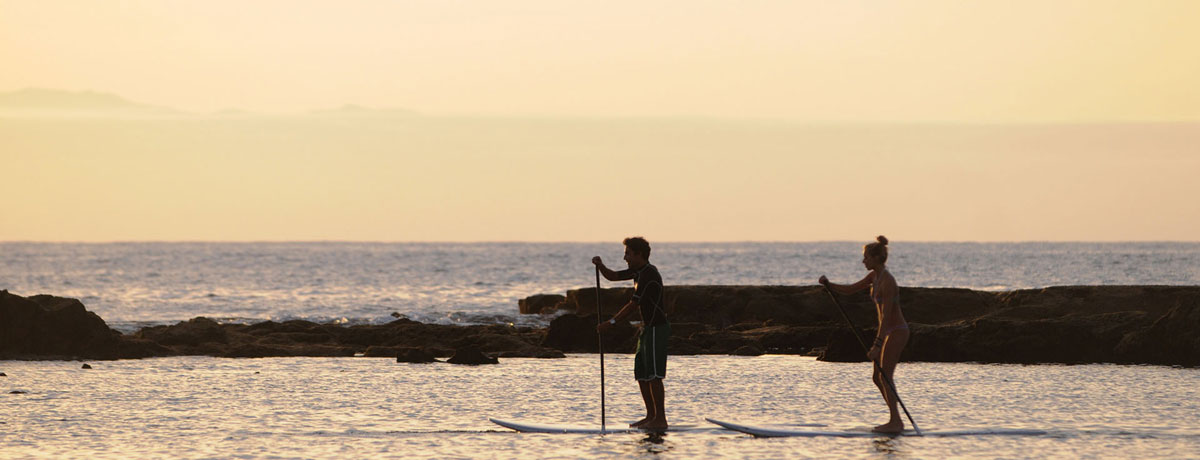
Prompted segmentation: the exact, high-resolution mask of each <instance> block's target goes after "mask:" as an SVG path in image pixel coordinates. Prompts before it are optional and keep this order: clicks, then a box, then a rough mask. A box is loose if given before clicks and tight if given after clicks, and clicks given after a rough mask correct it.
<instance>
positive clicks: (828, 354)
mask: <svg viewBox="0 0 1200 460" xmlns="http://www.w3.org/2000/svg"><path fill="white" fill-rule="evenodd" d="M859 334H860V337H864V339H863V340H873V339H874V337H875V330H873V329H872V330H861V331H859ZM817 360H818V361H829V362H835V363H861V362H866V361H867V353H866V352H864V351H863V346H862V342H860V341H859V339H858V338H856V337H854V333H853V332H851V331H850V329H848V328H842V329H836V330H834V331H833V332H832V333H831V334H830V336H829V342H828V344H826V345H825V350H824V351H822V352H821V354H820V356H817Z"/></svg>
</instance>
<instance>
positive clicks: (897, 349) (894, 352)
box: [875, 329, 909, 433]
mask: <svg viewBox="0 0 1200 460" xmlns="http://www.w3.org/2000/svg"><path fill="white" fill-rule="evenodd" d="M908 335H909V333H908V329H896V330H894V331H892V332H891V333H889V334H888V336H887V339H885V340H884V342H883V350H881V351H880V353H879V360H880V363H879V367H880V368H882V369H883V372H884V374H887V376H888V377H890V378H891V381H892V384H893V385H894V384H895V383H896V364H897V363H899V362H900V353H901V352H903V351H904V346H905V345H907V344H908ZM875 385H877V386H879V390H880V391H881V392H882V393H883V400H884V401H885V402H887V406H888V412H889V413H890V418H889V419H888V422H887V423H885V424H883V425H879V426H877V427H875V431H881V432H889V433H894V432H900V431H902V430H904V421H903V420H901V419H900V411H899V410H897V409H898V408H897V398H896V393H894V392H892V390H891V388H890V387H889V385H888V384H887V381H886V380H885V377H884V376H883V375H880V373H879V369H878V368H877V369H876V370H875Z"/></svg>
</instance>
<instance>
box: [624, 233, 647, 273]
mask: <svg viewBox="0 0 1200 460" xmlns="http://www.w3.org/2000/svg"><path fill="white" fill-rule="evenodd" d="M622 243H624V244H625V263H627V264H629V267H630V268H637V267H641V266H642V265H646V264H647V263H650V243H649V242H647V241H646V239H645V238H642V237H640V236H631V237H629V238H625V241H623V242H622Z"/></svg>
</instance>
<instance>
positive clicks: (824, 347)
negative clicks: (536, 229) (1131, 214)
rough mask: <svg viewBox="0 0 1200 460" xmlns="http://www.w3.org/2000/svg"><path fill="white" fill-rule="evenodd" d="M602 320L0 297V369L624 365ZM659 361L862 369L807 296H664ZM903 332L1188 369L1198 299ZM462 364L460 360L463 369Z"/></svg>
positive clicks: (963, 317)
mask: <svg viewBox="0 0 1200 460" xmlns="http://www.w3.org/2000/svg"><path fill="white" fill-rule="evenodd" d="M597 295H599V304H600V314H601V317H602V318H608V317H609V316H611V315H612V314H613V313H615V312H616V310H617V309H618V308H620V306H621V305H623V304H624V303H625V302H626V301H627V300H628V299H629V296H630V295H631V292H630V290H629V289H627V288H613V289H602V290H600V291H599V292H597V290H596V289H595V288H587V289H577V290H571V291H568V292H566V293H565V295H553V294H551V295H544V294H543V295H536V296H531V297H529V298H526V299H522V300H521V301H520V302H518V308H520V310H521V311H522V312H523V313H526V314H542V315H553V319H552V320H551V322H550V325H549V327H547V328H518V327H512V326H508V325H490V326H450V325H439V324H426V323H419V322H415V321H411V320H408V319H398V320H396V321H393V322H391V323H388V324H383V325H373V326H342V325H335V324H317V323H312V322H308V321H286V322H281V323H277V322H272V321H266V322H262V323H258V324H252V325H243V324H219V323H217V322H215V321H213V320H211V319H208V318H203V317H199V318H193V319H191V320H188V321H183V322H180V323H178V324H174V325H170V326H155V327H147V328H143V329H141V330H140V331H138V332H135V333H132V334H121V333H119V332H117V331H114V330H112V329H110V328H109V327H108V326H107V324H105V323H104V320H103V319H101V318H100V317H99V316H97V315H96V314H94V313H92V312H89V311H87V310H86V308H84V306H83V304H81V303H80V302H79V301H78V300H75V299H67V298H61V297H54V296H49V295H37V296H32V297H28V298H26V297H21V296H17V295H14V294H10V293H9V292H7V291H0V359H77V358H86V359H121V358H144V357H151V356H177V355H210V356H224V357H268V356H356V355H363V356H377V357H390V358H396V359H397V360H400V361H405V362H432V361H435V359H434V358H435V357H437V358H448V357H451V356H454V355H456V354H458V355H459V356H460V358H459V359H457V360H452V361H451V362H457V361H465V362H470V363H472V364H482V363H487V362H490V361H491V359H492V358H496V357H539V358H554V357H561V356H563V353H592V352H596V351H597V350H598V349H599V344H600V343H601V339H603V344H604V349H605V351H606V352H610V353H613V352H615V353H626V352H631V351H632V350H633V348H634V346H635V344H636V342H637V336H636V334H637V329H636V328H635V327H634V326H631V325H629V324H620V325H618V327H615V328H613V329H612V330H611V331H609V332H607V333H605V334H604V336H603V337H599V336H598V335H597V333H596V331H595V325H596V320H597V316H596V305H597ZM665 297H666V299H665V300H666V309H667V311H668V314H669V315H670V318H671V323H672V331H673V332H672V337H671V339H670V340H671V341H670V348H671V353H672V354H737V355H749V356H752V355H758V354H763V353H784V354H812V355H819V358H820V359H823V360H827V361H864V360H865V357H864V356H863V352H862V349H861V347H860V345H859V344H858V342H857V340H856V339H855V338H854V336H853V334H851V333H850V331H849V328H848V327H847V326H846V322H845V320H844V319H842V316H841V313H840V312H839V310H838V308H837V307H836V306H835V304H834V303H833V302H832V300H831V299H830V298H829V295H828V294H827V293H826V292H825V291H824V289H823V288H821V287H820V286H668V287H667V289H666V296H665ZM839 299H840V302H841V304H842V305H843V306H844V307H845V309H846V312H847V314H848V315H849V316H850V318H851V320H852V321H853V322H854V323H855V324H856V325H857V326H859V327H860V328H861V330H860V331H859V332H860V333H861V334H863V335H864V336H866V337H868V340H869V337H870V336H871V335H873V334H874V330H873V329H872V328H873V326H874V323H875V312H874V307H873V306H872V304H871V303H870V300H869V299H868V298H867V296H866V295H865V294H861V295H852V296H840V297H839ZM900 304H901V306H902V308H903V311H904V315H905V317H906V318H907V319H908V321H909V324H910V326H911V329H912V337H911V339H910V341H909V344H908V347H907V348H906V349H905V351H904V354H903V356H902V359H904V360H905V361H949V362H991V363H1101V362H1104V363H1137V364H1165V365H1183V366H1198V365H1200V287H1197V286H1065V287H1050V288H1045V289H1031V290H1017V291H1007V292H984V291H974V290H968V289H948V288H901V290H900ZM468 355H469V356H472V358H471V359H470V360H465V359H464V358H462V357H465V356H468Z"/></svg>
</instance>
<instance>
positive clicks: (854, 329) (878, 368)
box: [822, 284, 921, 435]
mask: <svg viewBox="0 0 1200 460" xmlns="http://www.w3.org/2000/svg"><path fill="white" fill-rule="evenodd" d="M822 286H824V287H825V292H828V293H829V298H830V299H833V304H834V305H837V307H838V311H840V312H842V318H846V323H847V324H849V325H850V332H853V333H854V338H856V339H858V344H859V345H862V349H863V353H870V352H871V349H869V348H867V341H866V340H863V338H862V335H859V333H858V326H855V325H854V321H851V320H850V315H847V314H846V309H845V308H842V303H841V302H838V299H837V296H835V295H833V290H832V289H829V285H825V284H823V285H822ZM882 358H883V357H882V356H880V359H882ZM871 362H872V363H873V364H875V370H876V371H878V372H879V374H880V375H882V376H883V381H884V382H887V385H888V389H889V390H892V396H895V397H896V402H897V403H900V408H901V409H904V416H905V417H908V422H909V423H911V424H912V427H913V430H914V431H916V432H917V434H918V435H920V434H921V429H920V428H917V422H916V421H914V420H913V418H912V416H911V415H909V414H908V408H907V407H905V406H904V401H901V400H900V393H897V392H896V384H895V383H893V382H892V376H890V375H888V374H887V372H884V371H883V366H880V365H879V361H876V360H872V361H871Z"/></svg>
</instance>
